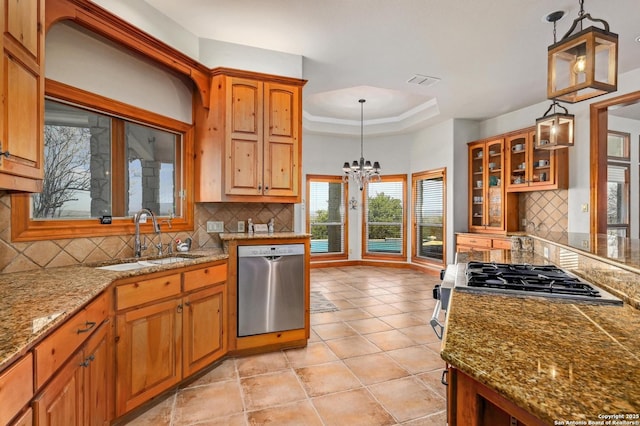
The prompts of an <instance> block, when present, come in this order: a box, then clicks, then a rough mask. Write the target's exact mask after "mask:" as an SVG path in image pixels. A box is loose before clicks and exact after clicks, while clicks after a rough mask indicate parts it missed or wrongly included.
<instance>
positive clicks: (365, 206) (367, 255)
mask: <svg viewBox="0 0 640 426" xmlns="http://www.w3.org/2000/svg"><path fill="white" fill-rule="evenodd" d="M380 182H401V183H402V224H401V226H402V232H401V238H402V244H401V245H400V246H401V248H402V249H401V252H400V253H398V254H394V253H384V254H377V253H373V252H368V251H367V228H368V225H367V224H368V222H367V217H368V211H369V203H368V201H367V194H368V192H369V191H368V188H369V185H370V182H365V184H364V187H363V189H362V198H361V205H362V248H361V251H362V259H376V260H394V261H398V260H403V261H406V259H407V175H404V174H403V175H384V176H380ZM373 183H378V182H377V181H376V182H373Z"/></svg>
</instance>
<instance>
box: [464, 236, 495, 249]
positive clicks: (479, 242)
mask: <svg viewBox="0 0 640 426" xmlns="http://www.w3.org/2000/svg"><path fill="white" fill-rule="evenodd" d="M456 244H458V245H465V246H473V247H478V248H487V249H490V248H491V238H486V237H476V236H470V235H458V237H457V239H456Z"/></svg>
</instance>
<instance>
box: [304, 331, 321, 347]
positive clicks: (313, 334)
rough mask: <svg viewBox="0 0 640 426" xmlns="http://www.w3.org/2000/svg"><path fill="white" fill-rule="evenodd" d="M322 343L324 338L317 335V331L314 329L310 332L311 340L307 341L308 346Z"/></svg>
mask: <svg viewBox="0 0 640 426" xmlns="http://www.w3.org/2000/svg"><path fill="white" fill-rule="evenodd" d="M321 341H322V338H321V337H320V336H318V333H316V332H315V331H313V329H311V330H310V331H309V340H308V341H307V344H309V343H314V342H321Z"/></svg>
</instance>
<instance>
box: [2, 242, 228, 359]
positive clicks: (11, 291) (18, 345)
mask: <svg viewBox="0 0 640 426" xmlns="http://www.w3.org/2000/svg"><path fill="white" fill-rule="evenodd" d="M187 256H189V257H185V261H184V262H177V263H172V264H166V265H158V266H149V267H145V268H140V269H136V270H130V271H109V270H103V269H96V268H95V267H96V266H101V265H106V264H114V263H124V262H125V261H128V260H131V259H121V260H114V261H110V262H103V263H100V264H98V263H96V264H91V265H77V266H65V267H58V268H48V269H36V270H31V271H25V272H15V273H7V274H0V319H1V320H0V371H2V370H3V369H4V368H5V367H6V366H8V365H9V363H11V362H12V361H13V360H15V359H16V358H18V357H19V356H21V355H23V354H24V353H26V351H28V350H29V349H30V348H31V347H32V346H33V345H34V343H36V342H37V341H38V340H40V338H42V337H43V336H44V335H45V334H47V332H48V331H49V330H50V329H51V328H53V327H54V326H56V325H58V324H60V323H62V322H63V321H64V320H65V319H66V318H68V317H69V316H71V315H73V314H74V313H76V312H77V311H78V310H80V309H81V308H82V307H83V306H85V305H86V304H87V303H89V302H90V301H91V300H92V299H93V298H94V297H95V296H97V295H99V294H100V293H101V292H102V291H104V290H105V289H107V288H108V287H109V286H110V285H111V284H112V283H113V282H114V281H115V280H117V279H121V278H127V277H133V276H137V275H143V274H149V273H152V272H158V271H164V270H171V269H176V268H182V267H185V266H190V265H196V264H200V263H207V262H212V261H215V260H221V259H227V258H228V256H227V255H226V254H222V253H221V251H220V250H219V249H213V250H197V251H194V252H190V253H189V254H188V255H187Z"/></svg>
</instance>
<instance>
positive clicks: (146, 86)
mask: <svg viewBox="0 0 640 426" xmlns="http://www.w3.org/2000/svg"><path fill="white" fill-rule="evenodd" d="M45 49H46V51H47V54H46V56H45V61H46V62H45V70H46V77H47V78H49V79H52V80H56V81H59V82H61V83H65V84H68V85H70V86H74V87H77V88H80V89H83V90H86V91H88V92H91V93H96V94H99V95H102V96H105V97H107V98H110V99H115V100H118V101H121V102H124V103H126V104H129V105H133V106H136V107H139V108H142V109H145V110H147V111H152V112H155V113H157V114H161V115H164V116H166V117H171V118H174V119H176V120H179V121H182V122H185V123H191V122H192V109H193V107H192V90H193V89H192V85H191V83H190V82H189V81H188V80H186V78H178V77H176V76H175V75H174V74H173V73H170V72H168V71H165V70H164V69H162V68H160V67H158V66H157V64H155V63H152V62H150V61H147V60H145V59H142V58H141V57H140V56H137V55H134V54H133V53H131V52H129V51H127V50H125V49H123V48H121V47H118V46H116V45H114V44H112V43H110V42H108V41H106V40H105V39H103V38H100V37H98V36H96V35H95V34H92V33H88V32H87V31H86V30H81V29H80V28H79V27H76V26H72V25H70V24H65V23H58V24H55V25H54V26H53V27H51V29H50V30H49V32H48V33H47V36H46V47H45Z"/></svg>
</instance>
